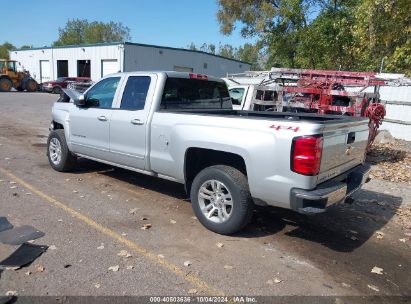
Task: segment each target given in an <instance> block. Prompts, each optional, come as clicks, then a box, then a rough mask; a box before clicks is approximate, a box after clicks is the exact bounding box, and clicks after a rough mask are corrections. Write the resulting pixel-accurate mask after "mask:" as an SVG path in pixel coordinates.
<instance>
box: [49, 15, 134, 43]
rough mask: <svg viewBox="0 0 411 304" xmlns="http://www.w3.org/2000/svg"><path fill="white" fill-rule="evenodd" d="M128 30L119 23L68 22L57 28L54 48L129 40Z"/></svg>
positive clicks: (84, 20)
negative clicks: (57, 33)
mask: <svg viewBox="0 0 411 304" xmlns="http://www.w3.org/2000/svg"><path fill="white" fill-rule="evenodd" d="M130 39H131V37H130V29H129V28H128V27H127V26H124V25H123V24H122V23H121V22H118V23H117V22H113V21H111V22H108V23H104V22H98V21H93V22H89V21H87V20H86V19H72V20H70V19H69V20H68V21H67V23H66V25H65V26H64V27H63V28H59V39H58V40H57V41H55V42H54V44H53V45H54V46H62V45H73V44H74V45H75V44H84V43H99V42H120V41H127V40H130Z"/></svg>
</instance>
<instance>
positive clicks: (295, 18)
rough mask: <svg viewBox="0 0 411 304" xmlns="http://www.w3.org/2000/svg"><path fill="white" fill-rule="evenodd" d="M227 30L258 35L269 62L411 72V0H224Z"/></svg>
mask: <svg viewBox="0 0 411 304" xmlns="http://www.w3.org/2000/svg"><path fill="white" fill-rule="evenodd" d="M218 5H219V10H218V12H217V19H218V21H219V23H220V30H221V32H222V33H224V34H226V35H229V34H231V33H232V32H233V30H234V29H236V28H237V27H239V28H240V31H241V35H242V36H243V37H245V38H250V37H254V38H257V40H258V43H257V44H258V45H259V46H260V47H261V48H260V51H261V52H262V53H263V57H265V58H264V59H265V60H264V61H265V67H267V68H269V67H273V66H274V67H290V68H311V69H342V70H359V71H379V69H380V67H381V62H382V61H384V71H389V72H403V73H408V74H411V14H410V12H411V1H410V0H361V1H357V0H259V1H250V0H218Z"/></svg>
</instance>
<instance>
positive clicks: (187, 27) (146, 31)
mask: <svg viewBox="0 0 411 304" xmlns="http://www.w3.org/2000/svg"><path fill="white" fill-rule="evenodd" d="M217 10H218V5H217V0H168V1H167V0H144V1H143V0H135V1H132V0H117V1H116V0H100V1H98V0H83V1H78V0H58V1H56V0H54V1H51V0H50V1H49V0H38V1H30V0H25V1H24V0H23V1H20V5H19V6H18V7H17V6H15V7H13V8H10V9H7V14H2V16H1V18H0V29H1V30H0V44H2V43H3V42H5V41H8V42H10V43H12V44H13V45H14V46H16V47H20V46H22V45H24V44H28V45H32V46H33V47H41V46H49V45H51V44H52V43H53V42H54V41H55V40H57V39H58V28H59V27H64V25H65V24H66V21H67V20H68V19H73V18H79V19H88V20H89V21H103V22H109V21H115V22H122V23H123V25H126V26H128V27H129V28H130V34H131V42H136V43H146V44H154V45H163V46H171V47H179V48H181V47H183V48H186V47H187V46H188V45H190V44H191V42H193V43H194V44H196V45H197V46H201V45H202V44H203V43H213V44H215V45H218V44H219V43H220V42H221V43H222V44H231V45H233V46H234V47H238V46H240V45H243V44H244V43H246V42H254V40H252V39H244V38H242V37H241V35H240V31H239V29H236V30H235V32H233V33H232V34H231V35H230V36H226V35H223V34H221V33H220V29H219V24H218V21H217V17H216V14H217Z"/></svg>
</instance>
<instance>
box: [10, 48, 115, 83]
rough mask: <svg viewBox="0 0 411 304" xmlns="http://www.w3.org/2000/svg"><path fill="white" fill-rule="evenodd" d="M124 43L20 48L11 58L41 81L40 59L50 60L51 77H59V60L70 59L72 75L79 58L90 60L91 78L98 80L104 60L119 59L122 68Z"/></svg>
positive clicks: (70, 72)
mask: <svg viewBox="0 0 411 304" xmlns="http://www.w3.org/2000/svg"><path fill="white" fill-rule="evenodd" d="M122 57H123V44H116V45H97V46H79V47H67V48H44V49H33V50H30V49H29V50H20V51H12V52H10V58H11V59H13V60H17V61H19V62H20V65H18V67H19V68H20V69H23V68H24V69H26V70H28V71H29V72H30V74H31V75H32V76H33V78H34V79H36V80H37V81H38V82H39V83H40V82H41V79H40V61H41V60H49V61H50V68H51V70H50V77H51V79H56V78H57V60H68V73H69V76H70V77H75V76H77V60H90V64H91V79H92V80H94V81H96V80H98V79H100V78H101V63H102V60H117V62H118V70H117V71H120V70H121V69H122V62H123V58H122Z"/></svg>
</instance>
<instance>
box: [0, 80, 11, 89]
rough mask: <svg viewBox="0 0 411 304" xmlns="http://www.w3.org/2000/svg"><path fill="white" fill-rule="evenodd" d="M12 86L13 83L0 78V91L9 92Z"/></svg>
mask: <svg viewBox="0 0 411 304" xmlns="http://www.w3.org/2000/svg"><path fill="white" fill-rule="evenodd" d="M12 87H13V83H12V82H11V81H10V80H9V79H7V78H1V79H0V92H9V91H10V90H11V88H12Z"/></svg>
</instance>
